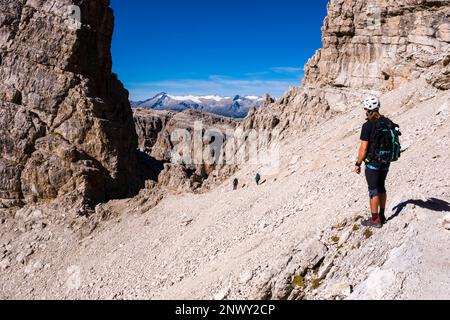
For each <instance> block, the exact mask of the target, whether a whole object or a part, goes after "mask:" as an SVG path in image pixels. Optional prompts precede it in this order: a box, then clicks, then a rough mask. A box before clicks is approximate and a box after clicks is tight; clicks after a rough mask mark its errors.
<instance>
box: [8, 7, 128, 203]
mask: <svg viewBox="0 0 450 320" xmlns="http://www.w3.org/2000/svg"><path fill="white" fill-rule="evenodd" d="M78 3H79V1H73V0H67V1H61V0H51V1H45V2H40V1H34V2H30V1H29V2H28V3H27V5H25V1H2V2H0V12H2V15H1V20H2V21H3V22H6V23H1V24H0V34H1V37H0V57H1V63H0V146H1V147H0V199H2V203H7V204H8V205H17V204H20V202H22V201H25V202H26V203H33V202H36V201H41V200H52V199H55V198H59V197H63V196H66V195H70V199H75V200H79V202H81V203H92V204H95V203H97V202H99V201H103V200H107V199H110V198H115V197H121V196H124V195H127V193H128V191H129V186H130V184H131V182H132V179H133V177H134V172H133V170H134V169H135V165H134V162H135V160H134V152H135V149H136V147H137V139H136V134H135V130H134V124H133V118H132V112H131V108H130V105H129V103H128V94H127V92H126V90H125V89H124V88H123V86H122V84H121V83H120V82H119V81H118V80H117V77H116V76H115V75H113V74H112V72H111V65H112V62H111V54H110V44H111V36H112V30H113V21H114V19H113V14H112V11H111V10H110V9H109V8H108V2H107V1H85V2H83V4H81V5H80V9H81V13H82V17H83V24H82V26H81V27H80V28H81V29H80V30H76V29H73V28H71V27H70V25H69V24H68V21H67V19H65V18H64V14H65V12H66V11H67V8H68V6H69V5H75V4H78ZM74 196H75V197H74ZM77 197H79V198H77ZM67 204H69V201H68V200H67Z"/></svg>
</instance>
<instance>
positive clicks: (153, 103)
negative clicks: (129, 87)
mask: <svg viewBox="0 0 450 320" xmlns="http://www.w3.org/2000/svg"><path fill="white" fill-rule="evenodd" d="M262 102H263V98H262V97H256V96H239V95H237V96H235V97H222V96H172V95H168V94H167V93H164V92H161V93H159V94H157V95H156V96H154V97H153V98H151V99H148V100H145V101H130V103H131V106H132V107H133V108H143V109H153V110H168V111H176V112H181V111H184V110H186V109H194V110H199V111H202V112H208V113H213V114H217V115H220V116H224V117H229V118H245V117H246V116H247V114H248V112H249V111H250V109H251V108H253V107H256V108H259V107H260V106H261V104H262Z"/></svg>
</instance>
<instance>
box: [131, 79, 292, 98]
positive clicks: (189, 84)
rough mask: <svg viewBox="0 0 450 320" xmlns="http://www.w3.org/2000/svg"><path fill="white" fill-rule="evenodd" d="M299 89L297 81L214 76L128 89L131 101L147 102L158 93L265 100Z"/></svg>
mask: <svg viewBox="0 0 450 320" xmlns="http://www.w3.org/2000/svg"><path fill="white" fill-rule="evenodd" d="M298 85H300V79H298V78H297V77H292V78H286V79H270V80H258V79H234V78H229V77H224V76H219V75H215V76H211V77H209V78H208V79H204V80H202V79H175V80H163V81H154V82H145V83H130V84H129V85H128V89H129V91H130V98H131V99H132V100H135V101H138V100H145V99H148V98H150V97H152V96H154V95H155V94H157V93H159V92H167V93H169V94H173V95H221V96H234V95H237V94H239V95H249V96H262V95H264V94H265V93H269V94H270V95H272V96H276V97H279V96H281V95H283V94H284V93H285V92H286V91H287V90H288V89H289V87H290V86H298Z"/></svg>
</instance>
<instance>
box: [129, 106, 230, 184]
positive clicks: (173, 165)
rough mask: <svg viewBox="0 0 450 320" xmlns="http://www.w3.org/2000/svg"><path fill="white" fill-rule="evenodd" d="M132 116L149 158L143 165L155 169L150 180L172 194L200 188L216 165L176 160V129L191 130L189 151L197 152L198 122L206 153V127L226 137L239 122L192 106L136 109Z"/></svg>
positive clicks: (140, 140)
mask: <svg viewBox="0 0 450 320" xmlns="http://www.w3.org/2000/svg"><path fill="white" fill-rule="evenodd" d="M133 116H134V121H135V125H136V132H137V135H138V146H139V149H140V150H141V152H142V153H141V156H144V155H145V156H147V157H150V161H148V159H147V161H145V159H142V160H143V161H142V168H143V169H144V170H147V171H152V172H153V176H152V177H150V178H151V179H150V180H152V181H155V182H156V185H155V186H157V187H159V188H162V189H165V192H171V193H173V192H183V191H193V190H194V191H195V190H198V189H200V188H201V187H202V186H203V182H204V181H205V180H207V179H208V178H210V174H211V172H213V171H214V169H215V168H216V166H215V165H214V164H212V165H208V164H207V163H186V164H184V163H177V162H176V161H175V160H174V159H173V154H172V152H173V151H174V148H176V147H177V146H178V145H177V142H176V141H174V140H173V139H172V135H173V134H174V133H175V132H176V131H177V130H185V131H186V133H189V135H190V137H191V139H192V141H191V145H190V146H189V149H190V150H189V152H191V154H192V155H194V152H195V151H194V139H195V137H194V129H195V126H196V125H198V126H199V129H200V130H201V138H202V142H201V148H202V150H201V151H202V152H203V151H204V150H205V148H206V146H207V145H208V144H209V143H210V141H209V139H207V138H206V137H205V132H206V131H207V130H214V131H219V132H220V134H221V135H223V137H226V133H227V130H233V129H235V128H236V127H237V126H238V124H239V120H236V119H230V118H226V117H221V116H217V115H213V114H209V113H202V112H200V111H197V110H192V109H187V110H184V111H182V112H173V111H159V110H151V109H141V108H136V109H134V110H133ZM148 165H150V167H148ZM146 166H147V168H146ZM150 189H152V188H150ZM156 191H157V190H156Z"/></svg>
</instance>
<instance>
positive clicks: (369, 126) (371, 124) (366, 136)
mask: <svg viewBox="0 0 450 320" xmlns="http://www.w3.org/2000/svg"><path fill="white" fill-rule="evenodd" d="M374 128H375V121H367V122H366V123H364V125H363V127H362V131H361V140H362V141H368V142H369V146H370V137H371V136H372V131H373V130H374ZM369 149H370V148H369Z"/></svg>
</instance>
